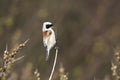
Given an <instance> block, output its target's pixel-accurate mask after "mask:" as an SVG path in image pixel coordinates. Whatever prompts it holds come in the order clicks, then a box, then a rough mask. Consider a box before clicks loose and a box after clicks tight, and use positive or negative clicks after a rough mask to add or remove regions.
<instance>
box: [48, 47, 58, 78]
mask: <svg viewBox="0 0 120 80" xmlns="http://www.w3.org/2000/svg"><path fill="white" fill-rule="evenodd" d="M55 49H56V53H55V59H54V63H53V67H52V71H51V74H50V77H49V80H51V79H52V76H53V73H54V70H55V66H56V61H57V55H58V47H56V48H55Z"/></svg>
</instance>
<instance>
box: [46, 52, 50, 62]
mask: <svg viewBox="0 0 120 80" xmlns="http://www.w3.org/2000/svg"><path fill="white" fill-rule="evenodd" d="M49 53H50V50H47V52H46V61H48V59H49Z"/></svg>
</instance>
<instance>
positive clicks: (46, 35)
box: [42, 22, 56, 61]
mask: <svg viewBox="0 0 120 80" xmlns="http://www.w3.org/2000/svg"><path fill="white" fill-rule="evenodd" d="M42 31H43V44H44V47H46V61H48V59H49V54H50V50H51V49H52V48H53V47H54V46H55V44H56V38H55V32H54V30H53V24H52V23H51V22H44V23H43V27H42Z"/></svg>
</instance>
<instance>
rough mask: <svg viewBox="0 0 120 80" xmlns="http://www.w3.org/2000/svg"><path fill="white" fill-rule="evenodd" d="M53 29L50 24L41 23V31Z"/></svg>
mask: <svg viewBox="0 0 120 80" xmlns="http://www.w3.org/2000/svg"><path fill="white" fill-rule="evenodd" d="M52 27H53V24H52V23H51V22H44V23H43V31H45V30H49V29H51V28H52Z"/></svg>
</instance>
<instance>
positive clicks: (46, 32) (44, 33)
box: [43, 30, 52, 39]
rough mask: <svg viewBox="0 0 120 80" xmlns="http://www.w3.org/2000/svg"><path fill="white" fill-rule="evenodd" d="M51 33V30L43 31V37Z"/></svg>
mask: <svg viewBox="0 0 120 80" xmlns="http://www.w3.org/2000/svg"><path fill="white" fill-rule="evenodd" d="M51 34H52V31H50V30H47V31H44V32H43V39H45V38H48V37H49V36H50V35H51Z"/></svg>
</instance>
